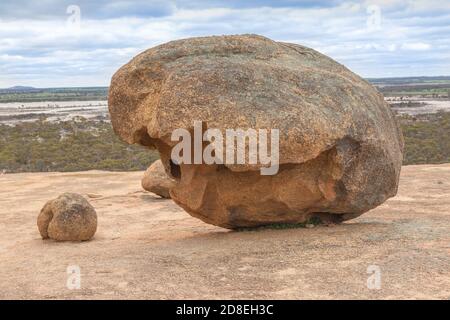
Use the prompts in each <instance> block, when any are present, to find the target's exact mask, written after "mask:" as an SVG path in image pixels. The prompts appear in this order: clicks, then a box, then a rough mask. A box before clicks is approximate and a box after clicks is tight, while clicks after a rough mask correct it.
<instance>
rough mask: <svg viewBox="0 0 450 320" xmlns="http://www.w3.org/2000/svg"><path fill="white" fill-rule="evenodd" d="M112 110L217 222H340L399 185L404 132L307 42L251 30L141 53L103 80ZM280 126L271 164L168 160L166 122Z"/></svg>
mask: <svg viewBox="0 0 450 320" xmlns="http://www.w3.org/2000/svg"><path fill="white" fill-rule="evenodd" d="M109 111H110V114H111V121H112V125H113V127H114V130H115V132H116V133H117V134H118V135H119V136H120V137H121V138H122V139H123V140H124V141H126V142H128V143H139V144H141V145H144V146H148V147H150V148H157V149H158V150H159V152H160V154H161V159H162V162H163V165H164V167H165V169H166V172H167V173H168V174H169V175H170V176H171V177H173V178H174V179H175V180H176V184H175V186H174V187H173V188H172V189H171V196H172V199H173V200H174V201H175V202H176V203H177V204H179V205H180V206H181V207H183V208H184V209H185V210H186V211H187V212H188V213H190V214H191V215H193V216H195V217H198V218H200V219H202V220H203V221H205V222H208V223H211V224H214V225H218V226H222V227H225V228H236V227H251V226H258V225H264V224H271V223H278V222H288V223H290V222H292V223H295V222H304V221H306V220H307V219H308V218H311V217H314V216H317V217H320V218H321V219H322V220H326V221H332V222H339V221H343V220H346V219H350V218H354V217H356V216H358V215H360V214H362V213H364V212H366V211H368V210H369V209H371V208H374V207H376V206H377V205H379V204H381V203H383V202H384V201H385V200H386V199H387V198H389V197H392V196H394V195H395V194H396V192H397V186H398V180H399V174H400V167H401V162H402V151H403V138H402V135H401V131H400V129H399V127H398V125H397V123H396V121H395V118H394V116H393V114H392V112H391V110H390V109H389V106H388V105H387V104H386V103H385V102H384V100H383V96H382V95H381V94H380V93H379V92H377V90H376V89H375V88H373V87H372V86H371V85H370V84H369V83H368V82H366V81H365V80H363V79H362V78H360V77H359V76H357V75H356V74H354V73H352V72H351V71H349V70H348V69H347V68H345V67H344V66H342V65H340V64H339V63H337V62H335V61H333V60H332V59H330V58H328V57H326V56H324V55H322V54H320V53H319V52H317V51H314V50H312V49H309V48H306V47H303V46H300V45H296V44H290V43H281V42H275V41H272V40H270V39H267V38H264V37H261V36H257V35H242V36H218V37H204V38H192V39H186V40H179V41H173V42H169V43H166V44H163V45H160V46H157V47H155V48H152V49H149V50H147V51H145V52H143V53H142V54H140V55H138V56H137V57H135V58H134V59H132V60H131V61H130V62H129V63H128V64H126V65H125V66H123V67H122V68H121V69H120V70H119V71H118V72H117V73H116V74H115V75H114V76H113V78H112V82H111V86H110V92H109ZM194 121H202V123H203V125H204V127H205V128H217V129H219V130H221V131H222V132H225V130H226V129H236V128H241V129H243V130H246V129H248V128H253V129H272V128H275V129H279V131H280V144H279V157H280V160H279V161H280V169H279V172H278V174H276V175H273V176H262V175H260V172H259V169H260V167H261V165H260V164H248V163H246V164H243V165H233V164H225V165H205V164H199V165H192V164H191V165H189V164H181V165H175V164H174V163H173V162H172V161H171V159H170V156H171V149H172V148H173V146H174V145H175V144H176V143H177V142H174V141H171V134H172V132H173V130H175V129H178V128H185V129H187V130H192V127H193V124H194Z"/></svg>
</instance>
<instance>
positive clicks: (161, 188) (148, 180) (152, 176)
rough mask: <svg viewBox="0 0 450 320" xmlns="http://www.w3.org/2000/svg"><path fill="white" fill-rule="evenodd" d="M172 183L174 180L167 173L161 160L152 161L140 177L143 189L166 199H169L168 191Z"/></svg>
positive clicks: (173, 183)
mask: <svg viewBox="0 0 450 320" xmlns="http://www.w3.org/2000/svg"><path fill="white" fill-rule="evenodd" d="M174 185H175V181H174V180H173V179H172V178H170V177H169V176H168V175H167V173H166V171H165V169H164V166H163V164H162V162H161V160H156V161H155V162H153V163H152V164H151V165H150V167H148V169H147V170H146V171H145V173H144V177H143V178H142V188H143V189H144V190H147V191H149V192H152V193H155V194H157V195H159V196H161V197H163V198H166V199H170V193H169V191H170V188H172V187H173V186H174Z"/></svg>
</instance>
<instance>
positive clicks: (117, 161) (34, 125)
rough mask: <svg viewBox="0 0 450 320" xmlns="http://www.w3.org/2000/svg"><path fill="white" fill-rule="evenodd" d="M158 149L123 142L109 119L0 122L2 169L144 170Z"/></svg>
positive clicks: (0, 158)
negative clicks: (95, 120) (0, 123)
mask: <svg viewBox="0 0 450 320" xmlns="http://www.w3.org/2000/svg"><path fill="white" fill-rule="evenodd" d="M158 157H159V156H158V153H157V152H156V151H151V150H148V149H146V148H143V147H140V146H130V145H127V144H125V143H123V142H121V141H120V140H119V139H118V138H117V136H116V135H115V134H114V132H113V130H112V128H111V124H110V123H109V122H94V121H87V120H84V119H80V118H79V119H77V120H76V121H67V122H59V123H56V122H47V121H42V120H40V121H35V122H23V123H19V124H17V125H15V126H8V125H0V172H1V171H2V170H6V171H7V172H35V171H82V170H92V169H99V170H112V171H132V170H144V169H146V168H147V167H148V166H149V164H150V163H152V162H153V161H154V160H156V159H158Z"/></svg>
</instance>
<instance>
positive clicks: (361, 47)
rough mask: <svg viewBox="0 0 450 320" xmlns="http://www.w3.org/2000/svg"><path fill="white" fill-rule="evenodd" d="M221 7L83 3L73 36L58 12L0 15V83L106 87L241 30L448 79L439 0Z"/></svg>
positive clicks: (353, 61) (370, 73) (373, 69)
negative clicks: (141, 9) (143, 56)
mask: <svg viewBox="0 0 450 320" xmlns="http://www.w3.org/2000/svg"><path fill="white" fill-rule="evenodd" d="M227 3H228V2H226V1H223V2H221V3H220V4H218V5H216V7H211V6H205V7H204V8H199V5H198V4H197V5H196V6H195V8H189V7H186V6H181V5H173V4H172V5H171V6H170V7H169V9H168V11H167V14H162V15H151V14H150V15H148V16H136V15H124V16H119V15H118V14H117V12H116V11H117V8H118V7H120V8H122V9H123V8H126V3H124V2H120V3H118V4H116V5H111V6H109V7H108V10H109V11H108V15H107V16H106V17H104V16H102V17H101V19H100V18H98V19H96V18H95V14H94V13H93V12H91V11H92V10H93V9H92V8H90V9H89V10H90V11H89V14H85V13H86V12H85V11H87V10H88V9H86V10H85V9H84V7H83V5H81V11H82V20H81V25H80V26H81V28H80V30H79V32H74V30H73V29H70V28H67V25H66V19H67V15H65V11H64V10H63V11H62V13H61V15H60V16H57V15H56V16H52V17H51V18H48V19H42V18H39V19H33V18H32V17H31V16H29V17H26V18H22V19H8V20H1V19H0V62H1V63H0V86H10V85H15V84H31V85H37V86H55V85H58V86H70V85H73V86H81V85H107V84H108V83H109V79H110V77H111V76H112V74H113V72H114V71H115V70H116V69H117V68H119V67H120V66H121V65H122V64H124V63H126V62H127V61H128V60H129V59H131V58H132V57H133V56H134V55H136V54H137V53H138V52H140V51H142V50H145V49H147V48H149V47H152V46H154V45H157V44H161V43H164V42H166V41H170V40H174V39H179V38H186V37H191V36H203V35H212V34H240V33H258V34H262V35H265V36H268V37H270V38H272V39H274V40H280V41H290V42H296V43H300V44H304V45H307V46H311V47H313V48H315V49H318V50H319V51H321V52H324V53H326V54H329V55H330V56H331V57H332V58H335V59H337V60H338V61H339V62H341V63H344V64H346V65H347V66H348V67H350V68H351V69H353V70H355V71H356V72H358V73H360V74H361V75H362V76H367V77H379V76H383V75H385V74H392V73H393V74H397V75H398V76H402V75H405V76H406V75H417V74H412V73H414V72H415V71H414V70H419V67H420V70H421V71H420V72H424V68H426V70H427V74H428V75H437V74H450V69H449V68H448V65H449V63H448V62H447V61H448V60H449V59H448V55H449V54H448V52H449V51H450V50H449V48H450V39H449V37H448V34H449V32H450V26H449V25H448V24H446V23H445V17H447V16H448V17H450V8H447V7H448V6H447V5H442V6H441V7H439V3H440V2H438V1H433V2H432V4H431V6H432V7H433V10H437V11H438V12H437V13H433V14H430V11H433V10H431V9H430V8H429V7H426V6H425V5H421V4H420V3H422V4H423V3H424V2H420V3H419V4H418V3H417V2H415V1H406V0H405V1H402V0H395V1H387V0H386V1H367V2H366V3H358V2H354V1H347V2H342V3H339V4H337V5H334V6H329V5H327V6H321V7H316V6H310V7H303V8H302V7H282V6H281V7H271V6H269V4H267V2H265V4H264V6H255V7H246V8H239V7H236V6H233V7H231V6H227ZM373 4H375V5H378V6H379V7H380V12H381V21H380V25H379V28H376V29H373V28H372V29H371V28H369V27H368V23H367V21H368V19H369V18H370V13H368V12H367V11H366V10H367V7H368V6H369V5H373ZM153 5H154V4H153ZM439 8H441V10H438V9H439ZM114 10H116V11H114ZM133 10H137V9H136V8H135V9H133ZM164 10H165V9H164ZM405 10H406V11H407V12H409V16H408V15H407V14H405ZM113 11H114V12H113ZM102 12H104V10H103V11H102ZM99 15H100V13H99ZM404 51H414V55H405V54H404ZM430 53H432V55H431V54H430ZM431 56H432V58H431ZM415 67H417V68H416V69H415Z"/></svg>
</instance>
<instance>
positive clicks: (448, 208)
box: [0, 164, 450, 299]
mask: <svg viewBox="0 0 450 320" xmlns="http://www.w3.org/2000/svg"><path fill="white" fill-rule="evenodd" d="M142 174H143V172H142V171H140V172H128V173H120V172H99V171H89V172H76V173H24V174H6V175H3V176H0V194H1V195H2V197H0V227H1V228H2V232H0V299H449V298H450V247H449V243H450V165H449V164H446V165H420V166H406V167H403V169H402V174H401V179H400V185H399V192H398V195H397V196H396V197H394V198H391V199H389V200H388V201H386V202H385V203H384V204H382V205H381V206H379V207H377V208H375V209H373V210H371V211H369V212H368V213H367V214H364V215H362V216H360V217H358V218H356V219H353V220H349V221H347V222H344V223H342V224H339V225H335V226H333V227H324V226H317V227H315V228H312V229H307V228H300V229H284V230H270V229H264V230H257V231H242V232H236V231H229V230H226V229H222V228H219V227H215V226H212V225H208V224H205V223H203V222H201V221H200V220H198V219H195V218H193V217H191V216H189V215H188V214H186V212H184V210H182V209H181V208H180V207H178V206H177V205H176V204H174V203H173V202H172V200H165V199H161V198H159V197H157V196H154V195H152V194H150V193H148V192H144V191H142V189H141V186H140V179H141V177H142ZM61 189H64V190H67V191H68V192H78V193H81V194H83V195H85V194H87V193H99V194H102V196H103V197H102V198H97V199H91V201H90V202H91V204H92V205H93V206H94V208H95V209H96V211H97V214H98V219H99V225H101V228H99V230H98V231H97V233H96V235H95V238H94V239H93V240H92V241H87V242H79V243H72V242H70V243H68V242H54V241H42V240H41V237H40V235H39V233H38V231H37V229H36V211H39V209H40V208H41V207H42V204H43V203H44V202H45V200H46V199H52V198H55V197H57V196H58V195H59V193H60V192H61ZM73 265H78V266H79V267H80V270H81V288H80V289H79V290H70V289H69V288H67V286H66V283H67V279H68V274H67V267H68V266H73ZM371 265H376V266H378V267H379V268H380V270H381V288H380V289H369V288H368V287H367V281H368V278H369V277H370V276H371V275H372V274H371V273H368V268H369V266H371Z"/></svg>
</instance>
